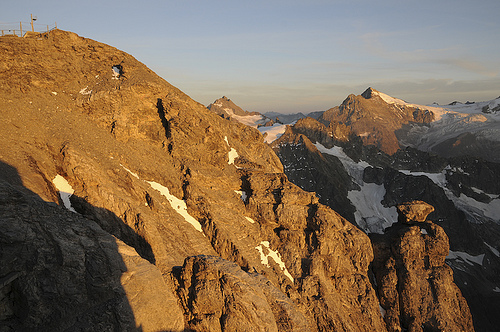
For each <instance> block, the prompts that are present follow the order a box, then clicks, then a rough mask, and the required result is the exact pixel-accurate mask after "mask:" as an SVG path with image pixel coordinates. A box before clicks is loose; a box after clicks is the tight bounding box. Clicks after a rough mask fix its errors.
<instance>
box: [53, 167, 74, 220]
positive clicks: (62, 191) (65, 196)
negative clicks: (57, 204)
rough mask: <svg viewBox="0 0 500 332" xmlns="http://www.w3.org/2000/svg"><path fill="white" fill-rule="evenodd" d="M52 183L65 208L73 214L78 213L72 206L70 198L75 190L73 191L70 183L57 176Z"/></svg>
mask: <svg viewBox="0 0 500 332" xmlns="http://www.w3.org/2000/svg"><path fill="white" fill-rule="evenodd" d="M52 183H53V184H54V186H55V187H56V189H57V191H58V192H59V196H60V197H61V200H62V202H63V204H64V207H65V208H66V209H68V210H70V211H71V212H75V213H77V212H76V210H75V209H74V208H73V206H71V201H70V197H71V196H72V195H73V193H74V192H75V190H74V189H73V187H71V185H70V184H69V182H68V181H67V180H66V179H65V178H64V177H62V176H61V175H59V174H57V175H56V177H55V178H54V179H53V180H52Z"/></svg>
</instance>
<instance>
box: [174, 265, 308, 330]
mask: <svg viewBox="0 0 500 332" xmlns="http://www.w3.org/2000/svg"><path fill="white" fill-rule="evenodd" d="M178 292H179V296H180V299H181V302H182V303H183V305H184V308H186V320H187V322H188V326H189V328H190V329H192V330H193V331H308V330H311V327H309V326H308V322H307V320H306V318H305V317H304V315H303V314H302V313H301V312H300V311H299V310H297V308H296V305H295V304H294V303H293V301H291V300H290V299H289V298H288V297H286V296H285V295H284V294H283V293H281V291H279V290H278V289H276V288H275V287H274V286H272V284H271V283H270V282H269V281H268V280H266V279H265V278H264V277H262V276H260V275H258V274H255V273H254V274H250V273H247V272H244V271H243V270H241V268H240V267H239V266H238V265H236V264H235V263H232V262H229V261H226V260H223V259H221V258H220V257H214V256H196V257H189V258H187V259H186V261H185V262H184V265H183V267H182V270H181V272H180V277H179V290H178Z"/></svg>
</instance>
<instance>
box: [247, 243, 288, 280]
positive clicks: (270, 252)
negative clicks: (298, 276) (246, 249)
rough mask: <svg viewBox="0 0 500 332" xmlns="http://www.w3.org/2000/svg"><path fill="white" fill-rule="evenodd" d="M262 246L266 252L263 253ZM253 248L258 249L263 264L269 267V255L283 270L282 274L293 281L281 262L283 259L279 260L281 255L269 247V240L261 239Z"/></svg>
mask: <svg viewBox="0 0 500 332" xmlns="http://www.w3.org/2000/svg"><path fill="white" fill-rule="evenodd" d="M264 248H265V250H266V251H267V254H265V253H264ZM255 249H257V250H258V251H259V253H260V260H261V263H262V264H263V265H265V266H267V267H270V265H269V257H271V258H272V259H273V260H274V261H275V262H276V264H278V266H279V267H280V269H281V270H282V271H283V274H284V275H285V276H286V277H287V278H288V279H290V280H291V281H292V282H294V281H293V277H292V275H291V274H290V273H289V272H288V270H287V269H286V266H285V263H283V261H282V260H281V255H280V254H279V252H277V251H274V250H272V249H271V248H270V247H269V241H262V242H261V243H260V244H259V245H258V246H257V247H255Z"/></svg>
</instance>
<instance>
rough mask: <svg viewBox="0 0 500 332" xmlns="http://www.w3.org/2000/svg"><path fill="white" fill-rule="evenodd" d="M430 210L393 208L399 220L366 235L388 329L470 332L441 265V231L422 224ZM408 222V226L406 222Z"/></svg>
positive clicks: (445, 248) (444, 246) (444, 243)
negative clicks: (368, 237)
mask: <svg viewBox="0 0 500 332" xmlns="http://www.w3.org/2000/svg"><path fill="white" fill-rule="evenodd" d="M431 208H432V206H430V205H428V204H426V203H423V202H413V203H411V202H410V203H405V204H403V205H400V206H398V213H399V219H400V222H398V223H397V224H394V225H393V226H392V227H391V228H389V229H387V230H386V233H385V234H383V235H374V234H373V235H372V236H371V239H372V242H373V247H374V251H375V260H374V262H373V270H374V274H375V278H376V280H377V285H378V293H379V296H380V303H381V307H382V309H384V310H385V315H384V320H385V322H386V324H387V328H388V330H389V331H404V330H407V331H428V330H433V331H473V330H474V328H473V325H472V317H471V315H470V312H469V308H468V306H467V303H466V301H465V299H464V298H463V297H462V294H461V292H460V290H459V289H458V287H457V286H456V285H455V284H454V283H453V272H452V270H451V268H450V267H449V266H448V265H446V264H445V258H446V256H447V255H448V252H449V244H448V237H447V236H446V233H445V232H444V230H443V229H442V228H441V227H440V226H438V225H436V224H434V223H433V222H431V221H428V220H426V217H427V214H428V213H430V212H431V210H432V209H431ZM408 221H411V223H408Z"/></svg>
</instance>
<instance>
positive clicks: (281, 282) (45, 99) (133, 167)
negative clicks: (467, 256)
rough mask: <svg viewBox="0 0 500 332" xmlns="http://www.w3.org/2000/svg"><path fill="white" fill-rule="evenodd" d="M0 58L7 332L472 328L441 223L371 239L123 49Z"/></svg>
mask: <svg viewBox="0 0 500 332" xmlns="http://www.w3.org/2000/svg"><path fill="white" fill-rule="evenodd" d="M0 54H1V56H0V96H1V97H0V109H1V110H2V117H3V121H2V122H1V124H0V135H1V137H2V140H0V223H1V227H0V248H1V252H0V261H1V264H0V303H1V305H0V330H1V331H2V332H3V331H405V330H407V331H427V330H432V331H472V330H473V326H472V320H471V315H470V312H469V309H468V305H467V303H466V301H465V299H464V297H463V296H462V294H461V292H460V290H459V289H458V288H457V286H456V285H455V284H454V281H453V273H452V271H451V269H450V268H448V267H447V266H446V265H444V257H446V255H447V254H448V248H449V247H448V238H447V236H446V234H445V232H444V231H443V229H442V228H441V227H439V226H437V225H434V224H433V223H431V222H427V221H424V222H420V223H417V224H416V225H413V224H402V223H398V224H395V225H393V226H392V227H393V229H391V231H389V232H387V233H386V234H379V235H380V237H378V238H373V239H370V237H369V236H368V235H367V234H366V233H365V232H363V231H362V230H361V229H360V228H359V227H357V226H355V225H354V224H353V223H351V222H349V221H348V220H347V219H345V218H344V217H342V216H341V215H340V214H339V213H337V212H336V211H334V210H333V209H331V208H330V207H328V206H326V205H324V204H321V203H320V202H319V198H318V197H317V196H316V195H315V194H314V193H312V192H307V191H304V190H303V189H301V188H299V187H298V186H297V185H295V184H293V183H291V182H290V181H289V179H288V177H287V175H286V174H285V173H284V168H283V165H282V163H281V161H280V159H279V158H278V156H277V155H276V154H275V152H274V151H273V150H272V149H271V147H270V146H269V145H267V144H266V143H265V142H264V139H263V137H262V135H261V134H260V132H259V131H258V130H257V129H255V128H252V127H249V126H245V125H243V124H240V123H238V122H234V121H228V120H227V119H224V118H222V117H221V116H219V115H217V114H215V113H214V112H212V111H210V110H208V109H207V108H206V107H204V106H203V105H201V104H199V103H197V102H195V101H193V100H192V99H191V98H189V97H188V96H187V95H186V94H184V93H183V92H181V91H180V90H178V89H177V88H175V87H173V86H172V85H170V84H169V83H167V82H166V81H165V80H163V79H162V78H160V77H158V76H157V75H156V74H154V73H153V72H152V71H151V70H150V69H148V68H147V67H146V66H145V65H143V64H141V63H139V62H138V61H137V60H135V59H134V58H133V57H132V56H131V55H129V54H126V53H124V52H122V51H119V50H117V49H115V48H113V47H111V46H108V45H105V44H102V43H99V42H96V41H93V40H90V39H86V38H83V37H80V36H78V35H76V34H74V33H71V32H66V31H61V30H54V31H51V32H50V33H47V34H43V35H41V36H37V37H35V38H2V39H0ZM362 98H364V97H362ZM357 102H359V101H357V99H356V98H352V103H354V104H352V103H346V107H345V108H343V109H342V112H348V113H349V112H354V113H353V114H355V113H356V108H355V107H354V108H348V107H347V105H351V104H352V105H355V104H356V103H357ZM361 102H363V101H361ZM343 114H344V113H343ZM405 114H406V113H405ZM391 125H392V124H391ZM360 130H361V129H360ZM363 130H364V129H363ZM338 132H339V135H340V134H342V135H343V134H346V135H347V134H348V133H347V132H346V131H345V130H344V129H343V128H340V127H339V130H338ZM302 137H304V138H302ZM290 138H291V136H290ZM300 139H302V140H303V141H305V136H300V137H299V138H297V142H301V141H300ZM384 146H385V145H384ZM308 151H310V153H312V154H314V153H316V154H317V156H316V157H314V158H316V159H318V160H319V159H321V155H320V154H319V153H317V151H316V150H314V145H309V146H308ZM331 160H333V159H331ZM325 167H327V166H325ZM326 169H327V168H325V170H326ZM332 169H333V168H332ZM339 174H343V173H339ZM384 176H385V173H384V174H374V175H373V178H376V179H383V178H384ZM329 179H331V181H333V179H332V177H329ZM345 179H346V177H345V176H344V180H345ZM344 180H342V179H341V180H339V181H340V182H342V183H343V185H344V186H346V189H345V190H346V191H347V190H348V189H350V187H349V186H350V184H349V182H347V181H344ZM348 187H349V188H348ZM336 201H337V202H341V200H340V199H339V200H336ZM427 203H430V204H433V202H432V201H428V202H427ZM418 204H421V203H418ZM346 211H347V212H349V211H350V212H351V213H353V210H350V209H346ZM423 230H425V231H426V232H427V233H426V234H424V233H423ZM374 255H375V256H374Z"/></svg>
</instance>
